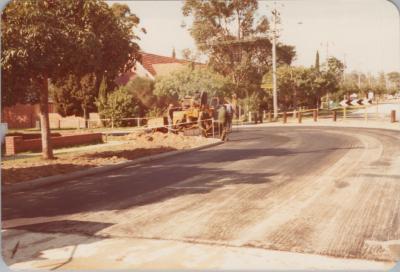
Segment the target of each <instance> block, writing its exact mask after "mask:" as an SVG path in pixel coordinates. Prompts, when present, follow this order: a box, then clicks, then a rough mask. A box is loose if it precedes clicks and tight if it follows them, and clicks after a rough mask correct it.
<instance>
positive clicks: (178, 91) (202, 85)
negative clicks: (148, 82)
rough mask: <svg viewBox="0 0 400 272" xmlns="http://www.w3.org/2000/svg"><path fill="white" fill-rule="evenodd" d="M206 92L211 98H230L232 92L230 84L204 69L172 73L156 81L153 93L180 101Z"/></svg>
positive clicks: (186, 69) (221, 77)
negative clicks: (188, 96) (185, 97)
mask: <svg viewBox="0 0 400 272" xmlns="http://www.w3.org/2000/svg"><path fill="white" fill-rule="evenodd" d="M201 91H206V92H207V93H208V95H209V97H211V96H221V97H224V96H230V95H231V94H232V91H233V87H232V84H231V82H230V81H229V80H228V79H227V78H225V77H223V76H221V75H219V74H217V73H215V72H213V71H211V70H210V69H207V68H204V67H197V68H194V69H191V68H190V67H186V68H184V69H181V70H178V71H174V72H172V73H171V74H169V75H167V76H164V77H160V78H157V79H156V83H155V90H154V93H155V94H156V95H157V96H167V97H171V98H175V99H181V98H183V97H184V96H186V95H194V93H195V92H201Z"/></svg>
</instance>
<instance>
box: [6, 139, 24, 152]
mask: <svg viewBox="0 0 400 272" xmlns="http://www.w3.org/2000/svg"><path fill="white" fill-rule="evenodd" d="M22 141H23V138H22V136H7V137H6V140H5V143H6V144H5V146H6V150H5V151H6V152H5V153H6V155H14V154H17V153H18V151H19V150H18V147H19V146H21V144H22Z"/></svg>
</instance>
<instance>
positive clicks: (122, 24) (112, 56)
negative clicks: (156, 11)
mask: <svg viewBox="0 0 400 272" xmlns="http://www.w3.org/2000/svg"><path fill="white" fill-rule="evenodd" d="M95 3H96V2H95ZM88 14H89V15H88ZM82 21H84V22H85V23H84V25H85V28H87V29H90V31H91V34H92V35H93V36H94V37H98V39H95V41H93V42H92V43H93V44H92V46H91V47H90V56H92V57H93V56H96V57H95V59H94V60H93V61H92V66H91V67H87V68H86V69H84V70H83V71H81V70H82V69H80V70H75V71H74V75H73V76H75V77H77V78H78V79H77V80H78V81H82V80H85V77H86V78H87V72H88V71H89V73H90V74H94V79H95V81H94V86H93V88H89V89H86V90H87V91H89V93H86V94H85V93H82V90H79V93H80V97H81V99H80V100H82V99H83V98H88V97H90V99H88V100H87V103H88V104H87V105H86V106H85V108H84V109H83V110H82V106H81V103H72V104H71V103H70V106H71V107H75V108H73V109H71V111H72V112H76V113H77V114H79V115H83V116H84V117H85V118H86V117H87V116H88V112H87V109H90V110H94V109H95V104H94V99H93V98H92V97H94V96H98V93H99V88H100V84H101V81H103V80H105V81H106V83H107V85H108V91H112V90H114V89H115V88H116V87H117V86H116V84H115V83H114V79H115V77H116V76H117V75H119V74H120V73H123V72H124V71H126V70H127V69H129V68H131V67H132V66H133V65H134V62H135V61H136V59H138V58H139V55H138V49H139V48H138V45H137V44H136V43H135V42H134V41H135V40H136V39H138V37H136V36H135V35H134V32H133V31H132V29H134V28H136V27H137V26H138V24H139V21H140V20H139V18H138V17H137V16H136V15H134V14H132V13H131V11H130V9H129V7H128V6H126V5H123V4H118V3H116V4H113V5H112V6H111V7H108V6H107V4H105V3H103V2H97V5H92V6H90V8H88V12H87V14H86V13H84V14H82ZM88 50H89V49H88ZM88 54H89V53H88ZM83 60H84V59H83ZM85 63H86V62H84V61H83V63H82V65H80V67H85ZM66 79H67V77H66V78H64V79H59V80H58V81H57V85H58V86H62V85H63V84H68V83H67V82H65V80H66ZM63 80H64V82H63ZM76 93H77V92H76ZM61 94H64V95H58V97H57V99H56V100H57V103H58V104H68V103H69V101H70V100H71V96H70V95H68V93H65V92H63V93H61ZM78 100H79V99H78ZM84 112H86V113H85V114H84Z"/></svg>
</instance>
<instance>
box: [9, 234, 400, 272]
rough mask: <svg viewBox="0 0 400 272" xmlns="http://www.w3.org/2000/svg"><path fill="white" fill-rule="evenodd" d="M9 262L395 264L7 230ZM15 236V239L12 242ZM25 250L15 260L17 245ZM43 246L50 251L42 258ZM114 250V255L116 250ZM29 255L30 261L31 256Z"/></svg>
mask: <svg viewBox="0 0 400 272" xmlns="http://www.w3.org/2000/svg"><path fill="white" fill-rule="evenodd" d="M2 235H3V236H4V237H6V238H7V239H9V240H8V242H7V244H6V245H5V247H4V248H3V258H4V260H5V262H6V264H7V265H8V266H9V268H10V269H13V270H20V269H28V270H32V269H41V270H42V269H44V270H55V269H62V270H64V269H67V270H73V269H79V270H82V269H87V270H89V269H99V268H102V269H163V270H164V269H243V270H248V269H260V268H262V269H263V270H275V271H276V270H277V268H280V269H284V270H317V271H320V270H343V271H349V270H363V271H366V270H368V271H371V270H375V271H388V270H389V269H391V268H393V267H394V266H395V263H393V262H376V261H369V260H360V259H344V258H333V257H328V256H321V255H316V254H303V253H295V252H285V251H277V250H266V249H260V248H252V247H235V246H229V245H218V244H207V243H199V242H196V243H191V242H184V241H174V240H163V239H133V238H124V237H121V238H102V237H88V236H83V235H76V234H64V235H60V234H58V233H32V232H26V231H23V230H5V231H4V232H3V234H2ZM9 237H10V238H9ZM18 241H19V243H20V244H21V245H26V244H31V245H33V246H29V247H26V246H25V247H21V248H20V249H19V250H18V252H17V254H15V256H14V257H13V258H10V257H11V256H10V255H11V254H12V252H13V248H12V247H13V246H14V245H15V244H16V243H17V242H18ZM38 248H41V249H43V248H46V250H42V251H41V252H40V257H41V258H37V257H35V255H37V253H38V252H37V250H38ZM110 249H112V252H111V251H110ZM28 256H29V257H28Z"/></svg>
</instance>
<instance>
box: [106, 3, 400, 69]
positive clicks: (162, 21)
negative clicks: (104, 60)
mask: <svg viewBox="0 0 400 272" xmlns="http://www.w3.org/2000/svg"><path fill="white" fill-rule="evenodd" d="M112 2H114V1H110V2H109V3H112ZM118 2H122V3H125V4H128V5H129V7H130V8H131V11H132V12H133V13H135V14H136V15H137V16H138V17H139V18H140V20H141V26H142V27H145V28H146V29H147V34H146V35H144V34H140V37H141V41H140V42H139V45H140V46H141V48H142V49H143V50H144V51H146V52H150V53H156V54H161V55H167V56H170V55H171V52H172V48H173V47H175V49H176V52H177V56H178V57H180V53H181V50H182V49H184V48H190V49H195V44H194V41H193V39H192V37H191V36H190V34H189V32H188V31H187V29H184V28H182V27H181V24H182V22H183V21H185V22H186V23H187V24H188V25H190V18H184V17H183V15H182V12H181V8H182V2H181V1H118ZM272 5H273V2H272V1H260V3H259V11H258V14H259V15H263V14H266V15H267V16H268V17H270V14H271V12H270V11H271V7H272ZM267 6H268V7H267ZM277 8H278V9H279V11H280V13H281V21H282V25H281V28H282V32H281V37H280V41H281V42H283V43H287V44H290V45H294V46H295V47H296V52H297V59H296V61H295V63H294V64H295V65H304V66H310V65H312V64H313V63H314V60H315V53H316V50H319V52H320V58H321V61H322V60H324V59H325V58H326V52H327V48H326V43H328V44H329V47H328V52H329V56H335V57H337V58H339V59H341V60H344V58H345V59H346V64H347V67H348V71H351V70H359V71H362V72H365V73H367V72H371V73H377V72H379V71H385V72H390V71H400V18H399V12H398V10H397V9H396V7H395V6H394V5H393V4H392V3H390V2H389V1H387V0H283V1H278V2H277Z"/></svg>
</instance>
